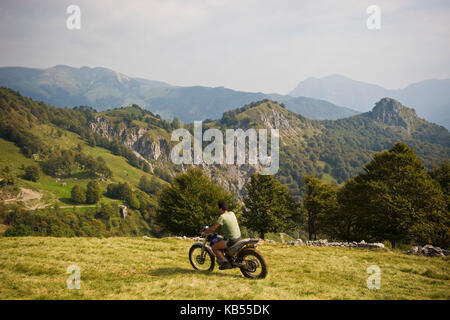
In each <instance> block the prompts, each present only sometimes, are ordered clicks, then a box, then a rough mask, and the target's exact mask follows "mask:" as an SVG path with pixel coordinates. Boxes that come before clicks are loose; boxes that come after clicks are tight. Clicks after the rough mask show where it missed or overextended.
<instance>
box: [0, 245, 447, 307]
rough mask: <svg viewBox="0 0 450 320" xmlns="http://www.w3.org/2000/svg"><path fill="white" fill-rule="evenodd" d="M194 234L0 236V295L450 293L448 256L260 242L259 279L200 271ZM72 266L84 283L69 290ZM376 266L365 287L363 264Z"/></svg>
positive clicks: (154, 296)
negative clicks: (375, 283)
mask: <svg viewBox="0 0 450 320" xmlns="http://www.w3.org/2000/svg"><path fill="white" fill-rule="evenodd" d="M193 243H194V242H193V241H191V240H177V239H174V238H165V239H143V238H106V239H98V238H38V237H23V238H5V237H2V238H0V299H449V298H450V263H449V260H448V258H427V257H422V256H409V255H406V254H403V253H401V252H389V251H370V250H362V249H346V248H326V247H288V246H283V245H281V244H271V245H269V244H264V245H262V246H260V247H259V249H258V250H260V252H262V254H263V255H264V256H265V258H266V261H267V262H268V265H269V275H268V277H267V278H266V279H263V280H249V279H246V278H244V277H243V276H242V275H241V273H240V271H239V269H232V270H226V271H219V270H218V269H215V270H214V271H213V272H212V273H199V272H197V271H195V270H193V269H192V267H191V265H190V264H189V260H188V256H187V255H188V250H189V247H190V246H191V245H192V244H193ZM70 265H76V266H78V267H79V268H80V272H81V288H80V289H79V290H77V289H72V290H69V289H68V288H67V285H66V280H67V278H68V277H69V274H67V273H66V271H67V268H68V267H69V266H70ZM371 265H377V266H379V267H380V269H381V288H380V289H379V290H369V289H368V288H367V285H366V281H367V279H368V277H369V276H370V275H369V274H368V273H367V268H368V267H369V266H371Z"/></svg>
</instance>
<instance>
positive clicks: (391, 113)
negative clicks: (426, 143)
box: [369, 98, 418, 131]
mask: <svg viewBox="0 0 450 320" xmlns="http://www.w3.org/2000/svg"><path fill="white" fill-rule="evenodd" d="M369 116H370V117H371V118H372V119H373V120H375V121H377V122H381V123H384V124H386V125H388V126H395V127H403V128H405V129H406V130H408V131H409V129H410V127H411V126H412V125H413V124H414V122H415V121H416V120H417V119H418V117H417V115H416V112H415V110H414V109H410V108H407V107H405V106H403V105H402V104H401V103H400V102H398V101H397V100H394V99H390V98H383V99H381V100H380V101H379V102H377V104H376V105H375V107H374V108H373V110H372V111H371V112H369Z"/></svg>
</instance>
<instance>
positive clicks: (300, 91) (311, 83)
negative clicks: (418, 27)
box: [289, 75, 450, 129]
mask: <svg viewBox="0 0 450 320" xmlns="http://www.w3.org/2000/svg"><path fill="white" fill-rule="evenodd" d="M449 92H450V79H442V80H438V79H432V80H425V81H421V82H417V83H413V84H411V85H409V86H407V87H406V88H404V89H398V90H389V89H386V88H383V87H381V86H378V85H374V84H370V83H364V82H361V81H355V80H352V79H349V78H347V77H344V76H341V75H331V76H328V77H324V78H308V79H306V80H304V81H301V82H300V83H299V84H298V85H297V87H296V88H295V89H293V90H292V91H291V92H290V93H289V95H291V96H293V97H298V96H305V97H311V98H315V99H323V100H326V101H330V102H332V103H334V104H337V105H341V106H347V107H349V108H352V109H354V110H358V111H361V112H366V111H369V110H370V109H371V108H372V107H373V104H374V101H378V100H380V99H382V98H384V97H391V98H394V99H397V100H400V101H401V102H402V103H404V104H405V105H407V106H409V107H410V108H414V109H415V110H416V111H417V114H418V115H419V116H420V117H422V118H425V119H426V120H428V121H431V122H435V123H437V124H440V125H443V126H445V127H446V128H447V129H449V128H450V116H449V112H448V111H449V109H450V94H449Z"/></svg>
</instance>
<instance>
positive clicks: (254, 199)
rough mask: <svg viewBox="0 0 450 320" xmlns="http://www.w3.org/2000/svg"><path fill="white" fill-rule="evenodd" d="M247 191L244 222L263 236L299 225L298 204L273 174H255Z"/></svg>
mask: <svg viewBox="0 0 450 320" xmlns="http://www.w3.org/2000/svg"><path fill="white" fill-rule="evenodd" d="M246 190H247V196H246V197H245V198H244V204H245V210H244V212H243V215H242V218H243V224H244V226H246V227H247V228H249V229H250V230H253V231H256V232H258V233H259V235H260V237H261V238H262V239H264V235H265V234H266V233H268V232H282V231H289V230H293V229H294V228H295V227H296V226H297V222H298V221H299V218H300V212H299V209H298V204H297V203H296V202H295V200H294V198H293V197H292V196H291V194H290V193H289V191H288V189H287V188H286V187H285V186H283V185H282V184H281V183H280V182H279V181H277V180H275V178H274V177H273V176H271V175H261V174H259V173H255V174H253V175H252V176H251V180H250V182H249V183H248V184H247V186H246Z"/></svg>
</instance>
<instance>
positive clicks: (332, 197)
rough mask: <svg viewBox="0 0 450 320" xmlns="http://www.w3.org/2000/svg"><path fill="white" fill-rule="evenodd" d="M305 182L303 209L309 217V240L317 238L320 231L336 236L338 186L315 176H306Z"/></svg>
mask: <svg viewBox="0 0 450 320" xmlns="http://www.w3.org/2000/svg"><path fill="white" fill-rule="evenodd" d="M304 182H305V186H304V188H303V191H304V193H305V196H304V198H303V209H304V212H305V213H306V218H307V229H308V234H309V240H315V239H316V236H317V234H318V233H325V234H327V235H331V236H335V235H336V231H335V230H334V226H335V223H336V221H335V220H336V216H337V212H338V210H339V208H338V207H339V206H338V203H337V188H336V187H334V186H332V185H329V184H325V183H323V182H322V181H321V180H320V179H318V178H315V177H313V176H305V178H304Z"/></svg>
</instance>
